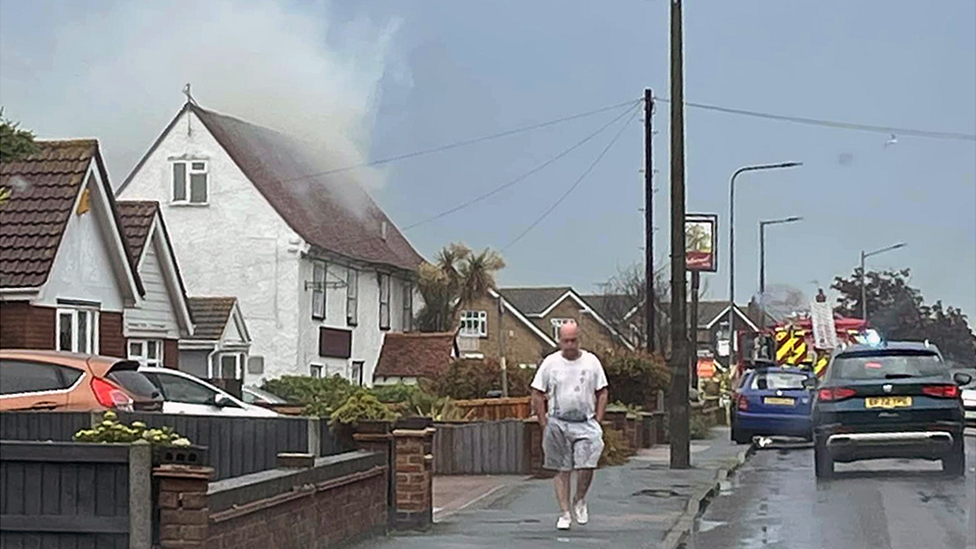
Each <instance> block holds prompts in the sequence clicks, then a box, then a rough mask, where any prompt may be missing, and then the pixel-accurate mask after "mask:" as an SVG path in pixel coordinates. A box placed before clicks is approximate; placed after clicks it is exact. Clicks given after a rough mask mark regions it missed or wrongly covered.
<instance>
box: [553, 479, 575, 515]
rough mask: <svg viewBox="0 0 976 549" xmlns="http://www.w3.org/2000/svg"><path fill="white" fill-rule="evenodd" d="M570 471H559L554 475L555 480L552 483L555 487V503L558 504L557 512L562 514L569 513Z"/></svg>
mask: <svg viewBox="0 0 976 549" xmlns="http://www.w3.org/2000/svg"><path fill="white" fill-rule="evenodd" d="M572 474H573V472H572V471H559V472H558V473H556V478H554V479H553V482H554V483H555V485H556V501H558V502H559V510H560V511H562V512H563V513H569V494H570V490H571V488H572V487H571V485H570V484H571V482H570V480H571V477H572Z"/></svg>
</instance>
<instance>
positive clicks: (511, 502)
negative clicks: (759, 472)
mask: <svg viewBox="0 0 976 549" xmlns="http://www.w3.org/2000/svg"><path fill="white" fill-rule="evenodd" d="M668 452H669V450H668V447H667V446H658V447H655V448H653V449H650V450H642V451H641V452H640V453H639V454H638V455H637V456H635V457H633V458H631V460H630V462H629V463H627V464H626V465H621V466H617V467H607V468H604V469H600V470H598V471H597V472H596V477H595V479H594V482H593V487H592V488H591V491H590V494H589V497H588V498H587V501H588V504H589V508H590V523H589V524H588V525H586V526H579V525H576V524H574V525H573V529H572V530H569V531H557V530H556V529H555V522H556V517H557V514H558V507H557V506H556V501H555V496H554V495H553V488H552V481H551V480H541V479H532V480H522V481H518V480H514V481H513V479H511V478H508V479H506V480H500V481H499V482H498V483H497V484H496V485H495V487H494V488H486V487H485V485H484V484H482V481H480V480H478V479H477V478H475V479H471V480H466V481H465V480H463V479H462V480H460V481H458V480H453V479H456V478H458V477H453V478H452V477H444V478H441V479H438V480H436V482H438V486H435V507H439V506H441V505H445V506H446V505H447V503H446V502H447V501H448V500H451V499H453V500H454V501H455V504H454V507H455V508H454V509H453V510H449V511H448V510H446V507H440V509H441V511H440V512H439V513H438V515H439V516H438V521H437V522H435V524H434V526H433V528H432V529H431V530H430V531H429V532H426V533H420V534H393V535H390V536H388V537H385V538H374V539H370V540H366V541H364V542H361V543H359V544H357V545H355V546H354V547H355V548H356V549H460V548H464V549H473V548H480V547H492V548H495V547H505V548H511V549H528V548H532V549H536V548H539V549H544V548H555V547H559V548H565V547H587V548H604V547H606V548H610V547H612V548H614V549H618V548H619V549H652V548H653V549H658V548H662V549H674V548H675V547H677V546H678V545H679V542H680V540H681V538H682V537H683V535H684V534H686V533H687V532H688V530H690V529H691V528H692V526H693V525H694V519H695V516H696V515H697V514H698V511H699V505H700V504H701V502H702V500H704V499H705V498H706V497H707V496H709V495H711V494H714V493H715V492H716V490H717V487H718V485H719V482H720V481H721V480H722V479H725V478H726V477H727V475H728V472H729V471H730V470H732V469H734V468H735V467H736V466H738V465H740V464H741V463H742V462H743V461H745V459H746V456H747V452H748V447H746V446H737V445H735V444H732V443H731V442H730V441H729V431H728V429H726V428H715V429H713V431H712V436H711V438H709V439H708V440H703V441H694V442H693V443H692V468H691V469H687V470H670V469H669V468H668V457H669V453H668ZM458 482H460V483H467V486H469V487H471V486H479V487H480V488H478V490H479V491H480V493H479V494H475V493H474V492H472V496H473V497H472V498H470V499H469V501H468V502H467V503H461V504H458V503H457V502H458V501H459V500H461V499H463V498H461V497H460V496H457V497H454V498H451V497H449V496H447V495H446V494H442V495H440V496H439V495H438V494H437V492H438V487H440V488H441V489H442V490H444V489H445V488H447V487H449V486H451V485H452V484H455V483H458ZM460 486H461V485H460V484H457V485H456V488H457V489H456V490H454V489H452V490H454V491H456V492H463V488H461V487H460Z"/></svg>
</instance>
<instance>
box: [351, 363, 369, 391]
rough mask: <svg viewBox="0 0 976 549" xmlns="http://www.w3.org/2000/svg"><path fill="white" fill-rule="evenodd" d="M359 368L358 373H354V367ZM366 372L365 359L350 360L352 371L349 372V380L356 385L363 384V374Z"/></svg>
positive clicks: (360, 385)
mask: <svg viewBox="0 0 976 549" xmlns="http://www.w3.org/2000/svg"><path fill="white" fill-rule="evenodd" d="M357 368H358V369H359V375H358V376H357V375H356V369H357ZM365 372H366V361H365V360H353V361H352V371H351V372H350V378H351V379H350V381H352V384H353V385H356V386H357V387H362V386H363V375H364V374H365Z"/></svg>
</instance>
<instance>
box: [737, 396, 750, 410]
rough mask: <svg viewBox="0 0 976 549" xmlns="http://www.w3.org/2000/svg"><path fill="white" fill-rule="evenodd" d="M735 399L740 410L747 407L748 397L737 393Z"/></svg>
mask: <svg viewBox="0 0 976 549" xmlns="http://www.w3.org/2000/svg"><path fill="white" fill-rule="evenodd" d="M736 400H737V401H738V402H737V406H738V408H739V409H740V410H743V411H744V410H748V409H749V397H747V396H746V395H739V397H738V398H737V399H736Z"/></svg>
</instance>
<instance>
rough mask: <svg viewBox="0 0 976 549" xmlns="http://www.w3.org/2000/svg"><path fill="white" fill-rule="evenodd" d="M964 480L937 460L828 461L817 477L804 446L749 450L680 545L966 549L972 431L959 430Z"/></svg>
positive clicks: (972, 487)
mask: <svg viewBox="0 0 976 549" xmlns="http://www.w3.org/2000/svg"><path fill="white" fill-rule="evenodd" d="M966 454H967V455H966V463H967V465H968V471H967V473H966V477H965V478H964V479H961V478H958V477H956V478H950V477H946V476H944V475H943V474H942V472H941V465H940V464H939V462H929V461H920V460H900V459H899V460H875V461H862V462H855V463H849V464H843V463H840V464H837V465H836V471H837V474H836V475H835V477H834V478H833V479H830V480H826V481H820V482H818V481H817V480H816V478H815V477H814V474H813V449H812V448H811V447H810V446H809V445H803V446H801V447H783V446H780V445H777V444H773V445H772V446H769V447H767V448H765V449H761V450H757V451H756V453H755V455H754V456H753V457H752V458H751V459H750V460H749V462H748V463H746V464H745V465H743V466H742V467H741V468H740V469H739V470H738V471H737V472H736V473H735V475H734V477H732V478H731V479H730V481H729V482H727V483H725V484H724V485H723V487H722V488H723V489H722V490H721V491H720V493H719V495H718V496H717V497H715V498H714V499H713V500H712V501H711V503H710V504H709V505H708V508H707V510H706V511H705V513H704V514H703V515H702V516H701V518H700V520H698V521H697V524H696V527H695V528H694V530H693V532H692V534H691V535H690V536H689V539H688V540H687V545H686V547H687V549H718V548H721V549H758V548H762V549H778V548H790V549H812V548H817V549H820V548H830V549H847V548H857V549H876V548H877V549H918V548H923V547H924V548H933V549H934V548H940V549H942V548H945V549H974V548H976V467H974V466H976V430H968V429H967V436H966Z"/></svg>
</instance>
